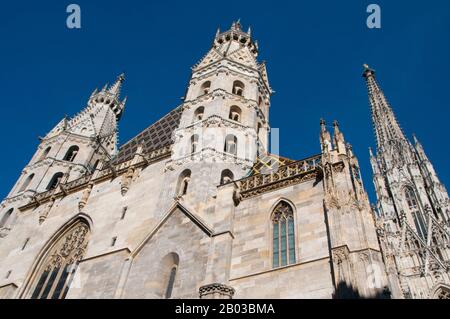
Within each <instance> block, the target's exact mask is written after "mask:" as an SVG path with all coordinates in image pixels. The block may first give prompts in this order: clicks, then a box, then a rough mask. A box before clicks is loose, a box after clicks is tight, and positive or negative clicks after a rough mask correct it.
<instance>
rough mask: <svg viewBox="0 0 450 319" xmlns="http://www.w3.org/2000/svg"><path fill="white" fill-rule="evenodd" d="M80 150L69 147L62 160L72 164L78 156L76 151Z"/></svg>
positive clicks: (74, 146)
mask: <svg viewBox="0 0 450 319" xmlns="http://www.w3.org/2000/svg"><path fill="white" fill-rule="evenodd" d="M79 150H80V148H79V147H78V146H76V145H73V146H71V147H70V148H69V149H68V150H67V153H66V155H65V156H64V158H63V160H64V161H68V162H73V161H74V160H75V157H76V156H77V154H78V151H79Z"/></svg>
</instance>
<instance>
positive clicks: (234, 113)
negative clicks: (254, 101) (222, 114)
mask: <svg viewBox="0 0 450 319" xmlns="http://www.w3.org/2000/svg"><path fill="white" fill-rule="evenodd" d="M241 114H242V111H241V109H240V108H239V106H236V105H233V106H232V107H230V114H229V115H228V118H229V119H230V120H233V121H236V122H240V121H241Z"/></svg>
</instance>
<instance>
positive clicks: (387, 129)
mask: <svg viewBox="0 0 450 319" xmlns="http://www.w3.org/2000/svg"><path fill="white" fill-rule="evenodd" d="M363 77H364V78H365V79H366V82H367V89H368V92H369V102H370V106H371V111H372V121H373V125H374V129H375V135H376V139H377V147H378V148H381V147H382V146H383V145H385V144H386V143H387V142H388V141H391V140H406V138H405V135H404V134H403V132H402V129H401V128H400V125H399V124H398V121H397V119H396V117H395V114H394V111H393V110H392V107H391V106H390V105H389V102H388V101H387V99H386V97H385V96H384V93H383V91H382V90H381V88H380V86H379V84H378V82H377V80H376V78H375V70H373V69H371V68H370V67H369V66H368V65H367V64H364V73H363Z"/></svg>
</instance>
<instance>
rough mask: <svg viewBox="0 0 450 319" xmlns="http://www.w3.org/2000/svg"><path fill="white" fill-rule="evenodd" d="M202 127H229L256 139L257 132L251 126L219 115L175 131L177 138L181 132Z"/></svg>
mask: <svg viewBox="0 0 450 319" xmlns="http://www.w3.org/2000/svg"><path fill="white" fill-rule="evenodd" d="M200 127H227V128H234V129H238V130H241V131H245V132H246V134H249V135H252V136H253V137H256V130H255V129H254V128H252V127H250V126H246V125H243V124H241V123H240V122H236V121H233V120H230V119H225V118H223V117H221V116H219V115H211V116H208V117H207V118H205V119H203V120H201V121H197V122H194V123H192V124H190V125H188V126H186V127H182V128H178V129H176V130H175V131H174V134H175V137H177V136H178V135H179V134H180V133H181V132H193V131H194V130H195V129H196V128H200Z"/></svg>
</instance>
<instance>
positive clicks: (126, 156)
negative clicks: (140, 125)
mask: <svg viewBox="0 0 450 319" xmlns="http://www.w3.org/2000/svg"><path fill="white" fill-rule="evenodd" d="M180 119H181V106H179V107H177V108H175V109H174V110H172V111H171V112H169V113H168V114H166V115H165V116H163V117H162V118H161V119H160V120H158V121H157V122H155V123H153V124H152V125H150V126H149V127H147V128H146V129H145V130H143V131H142V132H141V133H139V134H138V135H137V136H135V137H134V138H132V139H131V140H130V141H128V142H127V143H125V144H124V145H122V146H121V147H120V149H119V153H118V154H117V156H116V157H115V158H114V159H113V161H114V162H115V163H120V162H124V161H128V160H130V159H131V158H133V156H134V154H135V152H136V150H137V147H138V145H139V144H142V146H143V147H144V149H143V151H144V153H148V152H151V151H153V150H156V149H159V148H161V147H164V146H168V145H170V144H172V143H173V141H172V133H173V131H174V130H175V129H176V128H178V125H179V124H180Z"/></svg>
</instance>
